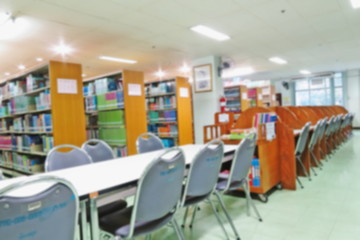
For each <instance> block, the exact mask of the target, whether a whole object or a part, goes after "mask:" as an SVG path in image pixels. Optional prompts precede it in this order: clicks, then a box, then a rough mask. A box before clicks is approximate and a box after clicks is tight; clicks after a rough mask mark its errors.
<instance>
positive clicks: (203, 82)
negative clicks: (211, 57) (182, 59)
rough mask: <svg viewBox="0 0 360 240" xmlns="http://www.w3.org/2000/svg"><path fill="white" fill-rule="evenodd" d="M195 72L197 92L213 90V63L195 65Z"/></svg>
mask: <svg viewBox="0 0 360 240" xmlns="http://www.w3.org/2000/svg"><path fill="white" fill-rule="evenodd" d="M193 73H194V86H195V92H196V93H200V92H210V91H212V69H211V64H205V65H200V66H195V67H194V69H193Z"/></svg>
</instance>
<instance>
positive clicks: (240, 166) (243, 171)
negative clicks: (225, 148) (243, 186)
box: [224, 132, 256, 191]
mask: <svg viewBox="0 0 360 240" xmlns="http://www.w3.org/2000/svg"><path fill="white" fill-rule="evenodd" d="M255 148H256V133H254V132H252V133H250V134H249V135H247V136H246V137H245V138H244V139H243V140H241V142H240V144H239V145H238V147H237V149H236V150H235V154H234V158H233V161H232V164H231V168H230V173H229V178H228V181H227V186H226V188H225V189H224V191H227V190H229V189H230V188H231V186H232V185H233V184H234V183H235V184H236V183H238V182H241V181H243V180H244V179H245V178H246V177H247V176H248V173H249V170H250V167H251V162H252V159H253V156H254V152H255Z"/></svg>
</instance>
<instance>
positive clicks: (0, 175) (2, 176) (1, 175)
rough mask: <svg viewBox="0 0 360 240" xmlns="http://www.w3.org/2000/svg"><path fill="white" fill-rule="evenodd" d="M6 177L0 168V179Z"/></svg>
mask: <svg viewBox="0 0 360 240" xmlns="http://www.w3.org/2000/svg"><path fill="white" fill-rule="evenodd" d="M4 179H5V177H4V175H3V173H2V171H1V169H0V180H4Z"/></svg>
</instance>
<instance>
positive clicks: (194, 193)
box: [181, 140, 227, 236]
mask: <svg viewBox="0 0 360 240" xmlns="http://www.w3.org/2000/svg"><path fill="white" fill-rule="evenodd" d="M223 156H224V144H223V142H222V141H220V140H213V141H211V142H209V143H208V144H206V145H205V146H204V147H203V148H202V149H201V150H200V151H199V152H198V153H197V154H196V155H195V157H194V158H193V160H192V163H191V166H190V170H189V172H188V175H187V181H186V183H185V189H184V194H183V196H182V201H181V207H185V208H186V211H185V214H184V219H183V224H182V227H184V226H185V222H186V218H187V215H188V211H189V208H190V207H191V206H194V211H193V216H192V219H191V223H190V228H191V227H192V225H193V223H194V219H195V214H196V209H197V206H198V204H199V203H200V202H202V201H205V200H207V201H208V202H209V203H210V205H211V208H212V210H213V212H214V214H215V217H216V219H217V221H218V222H219V224H220V226H221V227H222V229H223V231H224V232H225V234H226V236H227V233H226V231H225V228H224V226H223V224H222V222H221V220H220V217H219V215H218V213H217V211H216V208H215V206H214V203H213V202H212V200H211V199H210V197H211V195H212V193H213V192H214V189H215V185H216V183H217V179H218V175H219V172H220V167H221V162H222V159H223Z"/></svg>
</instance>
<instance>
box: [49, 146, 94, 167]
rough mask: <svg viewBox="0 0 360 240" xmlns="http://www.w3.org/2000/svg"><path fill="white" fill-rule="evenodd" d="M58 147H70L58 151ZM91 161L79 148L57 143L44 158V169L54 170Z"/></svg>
mask: <svg viewBox="0 0 360 240" xmlns="http://www.w3.org/2000/svg"><path fill="white" fill-rule="evenodd" d="M60 149H70V151H68V152H60V151H59V150H60ZM89 163H92V160H91V157H90V156H89V154H87V153H86V152H85V151H84V150H82V149H81V148H78V147H77V146H74V145H69V144H64V145H59V146H56V147H54V148H52V149H51V150H50V152H49V153H48V154H47V156H46V159H45V171H47V172H50V171H55V170H60V169H65V168H71V167H77V166H81V165H85V164H89Z"/></svg>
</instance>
